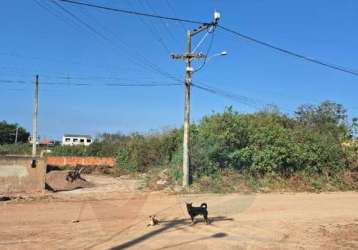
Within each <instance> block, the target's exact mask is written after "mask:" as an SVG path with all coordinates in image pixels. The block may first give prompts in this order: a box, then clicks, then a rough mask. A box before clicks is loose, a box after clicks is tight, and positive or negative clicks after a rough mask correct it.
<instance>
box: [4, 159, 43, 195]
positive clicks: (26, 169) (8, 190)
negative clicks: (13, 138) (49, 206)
mask: <svg viewBox="0 0 358 250" xmlns="http://www.w3.org/2000/svg"><path fill="white" fill-rule="evenodd" d="M31 163H32V157H28V156H0V195H11V194H16V193H34V192H42V191H43V190H45V174H46V161H45V160H44V159H40V158H37V159H36V167H32V166H31Z"/></svg>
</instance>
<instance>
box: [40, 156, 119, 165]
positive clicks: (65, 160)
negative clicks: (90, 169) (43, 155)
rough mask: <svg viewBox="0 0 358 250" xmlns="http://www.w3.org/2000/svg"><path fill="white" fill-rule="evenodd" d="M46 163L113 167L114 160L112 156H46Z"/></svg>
mask: <svg viewBox="0 0 358 250" xmlns="http://www.w3.org/2000/svg"><path fill="white" fill-rule="evenodd" d="M47 164H48V165H51V166H58V167H61V166H71V167H75V166H77V165H82V166H109V167H113V166H114V165H115V161H114V159H113V158H112V157H92V156H88V157H87V156H86V157H85V156H47Z"/></svg>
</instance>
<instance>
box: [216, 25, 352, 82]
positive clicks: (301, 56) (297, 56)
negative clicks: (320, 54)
mask: <svg viewBox="0 0 358 250" xmlns="http://www.w3.org/2000/svg"><path fill="white" fill-rule="evenodd" d="M217 27H219V28H221V29H222V30H224V31H226V32H229V33H232V34H234V35H236V36H239V37H241V38H244V39H246V40H249V41H251V42H254V43H256V44H260V45H262V46H265V47H267V48H271V49H273V50H276V51H279V52H282V53H284V54H287V55H290V56H293V57H296V58H299V59H303V60H305V61H308V62H311V63H315V64H319V65H321V66H324V67H327V68H330V69H334V70H338V71H342V72H345V73H349V74H352V75H356V76H358V71H357V70H350V69H348V68H346V67H343V66H338V65H335V64H331V63H326V62H323V61H320V60H317V59H314V58H312V57H308V56H305V55H302V54H299V53H296V52H293V51H290V50H287V49H283V48H280V47H278V46H275V45H273V44H271V43H268V42H264V41H261V40H258V39H256V38H253V37H251V36H248V35H244V34H242V33H240V32H238V31H235V30H233V29H229V28H226V27H224V26H221V25H217Z"/></svg>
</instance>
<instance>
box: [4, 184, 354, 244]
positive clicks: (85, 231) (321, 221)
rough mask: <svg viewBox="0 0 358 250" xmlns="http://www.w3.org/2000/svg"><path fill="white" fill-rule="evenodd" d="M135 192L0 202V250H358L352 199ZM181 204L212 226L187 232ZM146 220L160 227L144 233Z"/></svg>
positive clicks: (106, 190) (125, 187) (111, 190)
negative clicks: (201, 208)
mask: <svg viewBox="0 0 358 250" xmlns="http://www.w3.org/2000/svg"><path fill="white" fill-rule="evenodd" d="M101 180H102V181H103V183H106V181H107V180H109V179H103V178H102V179H100V181H101ZM107 183H108V182H107ZM135 190H136V188H135V182H132V181H131V180H115V181H113V182H112V186H111V185H102V186H101V187H100V188H98V189H91V190H87V191H86V190H76V191H73V192H66V193H56V194H54V195H51V196H48V197H47V198H41V199H37V200H36V199H35V200H33V201H18V202H2V203H1V204H0V248H1V249H358V193H355V192H345V193H322V194H309V193H299V194H257V195H243V194H230V195H215V194H205V195H186V196H176V195H168V194H165V193H150V192H144V191H138V190H137V191H135ZM184 201H193V202H194V205H195V204H196V205H198V204H199V203H200V202H202V201H205V202H207V203H208V207H209V216H210V218H211V224H210V225H205V224H204V223H203V222H202V220H201V219H198V221H197V223H196V224H194V225H191V224H190V221H189V220H188V216H187V214H186V211H185V205H184ZM151 214H156V215H157V216H158V217H159V219H160V220H161V223H160V225H158V226H154V227H147V223H148V220H147V217H148V216H149V215H151ZM77 221H79V222H77Z"/></svg>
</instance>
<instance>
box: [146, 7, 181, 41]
mask: <svg viewBox="0 0 358 250" xmlns="http://www.w3.org/2000/svg"><path fill="white" fill-rule="evenodd" d="M144 2H145V4H146V5H147V6H148V7H149V9H150V10H151V11H152V12H153V13H154V15H158V13H157V12H156V10H155V9H154V8H153V6H152V5H151V3H150V2H149V1H147V0H144ZM159 20H160V21H161V23H162V25H163V26H164V29H165V30H166V32H167V33H168V34H169V36H170V38H171V39H172V40H173V41H174V42H178V39H175V37H174V35H173V33H172V32H171V30H170V29H169V28H168V27H167V24H168V23H167V22H164V20H163V19H159Z"/></svg>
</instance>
